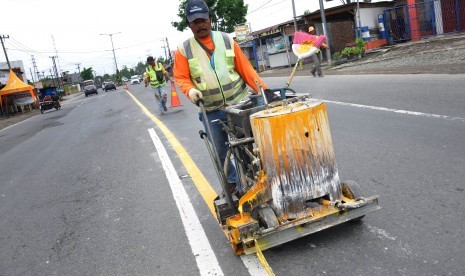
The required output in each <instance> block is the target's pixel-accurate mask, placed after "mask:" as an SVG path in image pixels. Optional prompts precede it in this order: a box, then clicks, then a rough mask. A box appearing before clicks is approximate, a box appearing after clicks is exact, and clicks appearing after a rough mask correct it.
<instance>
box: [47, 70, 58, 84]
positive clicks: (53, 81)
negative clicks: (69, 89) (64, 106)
mask: <svg viewBox="0 0 465 276" xmlns="http://www.w3.org/2000/svg"><path fill="white" fill-rule="evenodd" d="M48 70H49V72H50V78H51V79H52V83H53V86H56V85H55V79H54V78H53V75H52V69H48Z"/></svg>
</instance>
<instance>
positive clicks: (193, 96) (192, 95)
mask: <svg viewBox="0 0 465 276" xmlns="http://www.w3.org/2000/svg"><path fill="white" fill-rule="evenodd" d="M189 99H190V100H191V102H192V103H193V104H196V103H197V101H198V100H200V99H202V92H200V91H199V90H197V89H195V88H191V89H190V90H189Z"/></svg>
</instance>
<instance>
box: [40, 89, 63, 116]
mask: <svg viewBox="0 0 465 276" xmlns="http://www.w3.org/2000/svg"><path fill="white" fill-rule="evenodd" d="M52 108H55V110H58V109H60V108H61V105H60V101H59V97H58V96H57V95H56V94H53V95H46V96H45V97H44V98H43V99H41V100H40V101H39V109H40V113H42V114H44V112H45V110H48V109H52Z"/></svg>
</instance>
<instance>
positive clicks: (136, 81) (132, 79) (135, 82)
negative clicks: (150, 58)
mask: <svg viewBox="0 0 465 276" xmlns="http://www.w3.org/2000/svg"><path fill="white" fill-rule="evenodd" d="M131 84H140V80H139V76H138V75H135V76H132V77H131Z"/></svg>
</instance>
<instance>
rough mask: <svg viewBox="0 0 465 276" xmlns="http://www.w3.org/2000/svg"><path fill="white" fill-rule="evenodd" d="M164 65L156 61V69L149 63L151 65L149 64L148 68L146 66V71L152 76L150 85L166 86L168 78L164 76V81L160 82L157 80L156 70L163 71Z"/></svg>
mask: <svg viewBox="0 0 465 276" xmlns="http://www.w3.org/2000/svg"><path fill="white" fill-rule="evenodd" d="M161 68H162V65H161V64H160V63H158V62H157V63H156V64H155V69H153V67H152V66H151V65H150V64H149V66H147V68H145V72H147V74H148V75H149V77H150V86H155V87H157V86H165V85H166V79H165V78H164V77H163V82H162V83H159V82H158V80H157V73H156V72H155V71H162V69H161Z"/></svg>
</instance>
